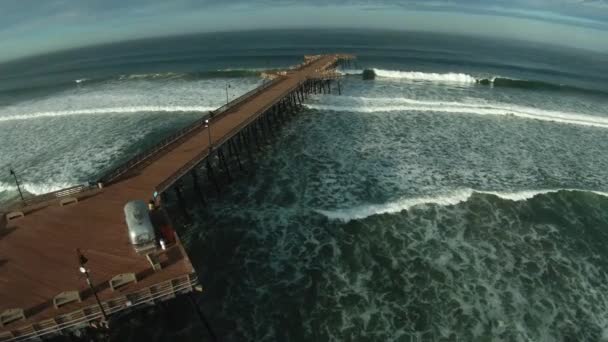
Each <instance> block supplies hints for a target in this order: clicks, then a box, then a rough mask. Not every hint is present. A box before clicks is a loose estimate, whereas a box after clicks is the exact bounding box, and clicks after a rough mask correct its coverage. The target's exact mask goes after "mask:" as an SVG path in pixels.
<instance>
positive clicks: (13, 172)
mask: <svg viewBox="0 0 608 342" xmlns="http://www.w3.org/2000/svg"><path fill="white" fill-rule="evenodd" d="M9 170H10V172H11V175H12V176H13V178H14V179H15V184H17V190H18V191H19V197H21V202H25V200H24V199H23V193H22V192H21V185H19V180H18V179H17V175H16V174H15V171H13V169H9Z"/></svg>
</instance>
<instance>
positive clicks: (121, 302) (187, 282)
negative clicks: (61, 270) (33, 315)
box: [0, 274, 198, 342]
mask: <svg viewBox="0 0 608 342" xmlns="http://www.w3.org/2000/svg"><path fill="white" fill-rule="evenodd" d="M196 286H198V278H197V276H196V274H186V275H183V276H179V277H177V278H173V279H169V280H167V281H164V282H161V283H157V284H153V285H151V286H149V287H146V288H143V289H140V290H137V291H131V292H128V293H126V294H121V295H120V296H119V297H115V298H112V299H108V300H104V301H103V302H102V305H103V308H104V311H105V312H106V314H107V315H112V314H114V313H117V312H120V311H123V310H126V309H133V308H136V307H138V306H142V305H145V304H149V303H156V302H158V301H164V300H167V299H171V298H173V297H175V296H176V295H178V294H182V293H187V292H192V291H193V289H194V288H195V287H196ZM101 319H103V313H102V312H101V310H100V309H99V306H98V305H90V306H87V307H84V308H81V309H78V310H76V311H73V312H69V313H65V314H62V315H60V316H57V317H55V318H50V319H47V320H44V321H40V322H37V323H35V324H31V325H26V326H23V327H20V328H16V329H14V330H12V332H5V333H3V334H0V341H3V342H4V341H6V342H9V341H11V342H13V341H25V340H29V339H32V338H40V337H42V336H46V335H49V334H54V333H57V332H59V331H61V330H63V329H69V328H78V327H82V326H83V325H86V324H88V323H89V322H92V321H100V320H101Z"/></svg>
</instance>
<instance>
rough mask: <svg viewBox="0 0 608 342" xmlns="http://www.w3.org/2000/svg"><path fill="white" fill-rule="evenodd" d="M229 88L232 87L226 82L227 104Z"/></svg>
mask: <svg viewBox="0 0 608 342" xmlns="http://www.w3.org/2000/svg"><path fill="white" fill-rule="evenodd" d="M228 88H230V83H228V82H226V105H227V104H228Z"/></svg>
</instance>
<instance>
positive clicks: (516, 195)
mask: <svg viewBox="0 0 608 342" xmlns="http://www.w3.org/2000/svg"><path fill="white" fill-rule="evenodd" d="M560 191H580V192H591V193H594V194H596V195H600V196H604V197H608V192H601V191H589V190H580V189H547V190H522V191H515V192H499V191H481V190H475V189H458V190H452V191H448V192H445V193H441V194H436V195H429V196H422V197H408V198H402V199H398V200H396V201H394V202H388V203H384V204H365V205H360V206H356V207H352V208H346V209H335V210H315V211H316V212H318V213H320V214H323V215H324V216H326V217H327V218H329V219H333V220H340V221H343V222H349V221H352V220H360V219H364V218H366V217H369V216H373V215H379V214H392V213H398V212H400V211H403V210H410V209H412V208H413V207H416V206H421V205H427V204H438V205H441V206H449V205H455V204H458V203H461V202H466V201H467V200H468V199H469V198H470V197H471V196H473V194H475V193H478V194H485V195H494V196H497V197H500V198H502V199H506V200H511V201H525V200H528V199H531V198H533V197H535V196H537V195H543V194H549V193H556V192H560Z"/></svg>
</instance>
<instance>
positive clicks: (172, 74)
mask: <svg viewBox="0 0 608 342" xmlns="http://www.w3.org/2000/svg"><path fill="white" fill-rule="evenodd" d="M185 75H187V74H184V73H176V72H158V73H149V74H131V75H120V76H119V77H118V80H141V79H148V80H155V79H173V78H179V77H183V76H185Z"/></svg>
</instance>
